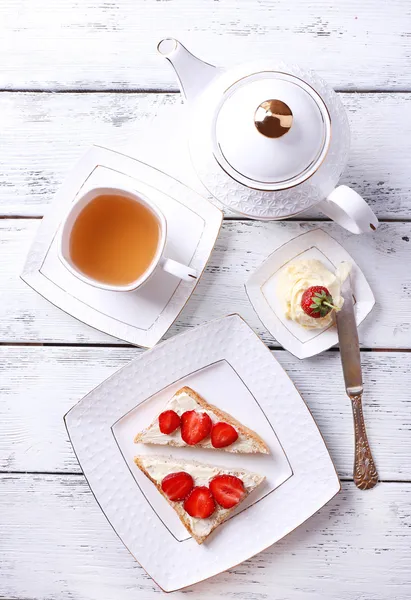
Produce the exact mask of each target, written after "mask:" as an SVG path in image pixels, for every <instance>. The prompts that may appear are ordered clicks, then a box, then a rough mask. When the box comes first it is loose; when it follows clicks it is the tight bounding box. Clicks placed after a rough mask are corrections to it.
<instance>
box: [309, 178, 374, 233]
mask: <svg viewBox="0 0 411 600" xmlns="http://www.w3.org/2000/svg"><path fill="white" fill-rule="evenodd" d="M318 208H319V209H320V210H321V211H322V212H323V213H324V214H325V215H326V216H327V217H329V218H330V219H332V220H333V221H335V222H336V223H338V224H339V225H341V227H344V228H345V229H347V230H348V231H350V232H351V233H357V234H358V233H367V232H369V231H375V230H376V229H377V227H378V219H377V217H376V216H375V214H374V213H373V211H372V210H371V208H370V207H369V206H368V204H367V202H366V201H365V200H364V198H363V197H362V196H360V194H357V192H355V191H354V190H353V189H351V188H350V187H348V186H347V185H340V186H338V187H336V188H335V189H334V190H333V191H332V192H331V194H329V195H328V196H327V198H326V199H325V200H323V201H322V202H320V203H319V204H318Z"/></svg>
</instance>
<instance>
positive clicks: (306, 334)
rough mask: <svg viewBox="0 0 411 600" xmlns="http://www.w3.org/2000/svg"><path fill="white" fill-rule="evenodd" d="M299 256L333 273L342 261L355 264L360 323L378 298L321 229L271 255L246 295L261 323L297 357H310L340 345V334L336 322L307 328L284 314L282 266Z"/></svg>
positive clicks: (353, 274) (349, 258) (353, 275)
mask: <svg viewBox="0 0 411 600" xmlns="http://www.w3.org/2000/svg"><path fill="white" fill-rule="evenodd" d="M296 259H298V260H307V259H317V260H320V261H321V262H322V263H323V264H324V266H325V267H327V268H328V269H329V270H330V271H331V272H335V270H336V268H337V267H338V265H339V263H341V262H343V261H348V262H350V263H351V264H352V270H351V275H350V278H351V286H352V290H353V297H354V303H355V306H354V310H355V318H356V321H357V326H358V325H359V324H360V323H362V321H363V320H364V319H365V317H366V316H367V315H368V313H369V312H370V311H371V309H372V307H373V306H374V304H375V298H374V294H373V293H372V291H371V288H370V286H369V285H368V282H367V280H366V279H365V276H364V274H363V272H362V271H361V269H360V267H359V266H358V265H357V264H356V263H355V261H354V259H353V258H352V256H350V255H349V254H348V252H347V251H346V250H345V249H344V248H343V247H342V246H341V245H340V244H339V243H338V242H336V241H335V240H334V238H332V237H331V236H330V235H328V233H326V232H325V231H323V230H322V229H314V230H313V231H309V232H307V233H303V234H302V235H299V236H297V237H296V238H294V239H293V240H291V241H289V242H287V243H286V244H283V245H282V246H280V248H278V249H277V250H275V252H273V253H272V254H270V256H269V257H268V258H267V259H266V260H265V261H264V262H263V264H262V265H261V266H260V267H259V268H258V269H257V270H256V271H254V273H253V274H252V275H251V277H250V278H249V280H248V281H247V283H246V284H245V288H246V292H247V295H248V297H249V299H250V301H251V304H252V305H253V307H254V310H255V311H256V313H257V315H258V317H259V318H260V320H261V322H262V323H263V324H264V326H265V327H266V328H267V329H268V331H269V332H270V333H271V335H272V336H273V337H274V338H275V339H276V340H277V342H279V343H280V344H281V345H282V346H283V347H284V348H285V349H286V350H288V351H289V352H291V353H292V354H294V356H296V357H297V358H308V357H310V356H314V355H315V354H319V353H320V352H323V350H327V349H328V348H331V346H334V344H337V343H338V333H337V328H336V326H335V325H331V326H330V327H328V328H327V329H322V330H316V329H304V327H301V326H300V325H298V323H295V322H294V321H292V320H290V319H287V318H286V317H285V314H284V307H283V304H282V302H281V299H280V298H279V297H278V293H277V285H278V277H279V275H280V273H281V271H282V269H283V268H284V267H286V266H287V265H288V264H289V263H290V262H292V261H294V260H296Z"/></svg>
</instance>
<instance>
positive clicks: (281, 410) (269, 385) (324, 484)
mask: <svg viewBox="0 0 411 600" xmlns="http://www.w3.org/2000/svg"><path fill="white" fill-rule="evenodd" d="M183 385H190V386H192V387H193V388H194V389H195V390H197V391H198V392H199V393H200V394H201V395H203V396H204V397H205V399H206V400H207V401H209V402H211V403H215V404H216V405H217V406H220V407H221V408H222V409H223V410H227V411H229V412H230V413H231V414H232V415H233V416H234V417H236V418H238V419H240V420H241V421H243V422H244V423H245V424H246V425H249V426H250V427H252V428H253V429H255V430H256V431H257V433H258V434H260V435H262V436H263V438H264V439H265V440H266V442H267V443H268V444H269V446H270V450H271V455H269V456H265V455H261V456H245V455H235V454H231V455H230V454H229V453H226V452H222V451H221V452H219V451H213V450H201V449H195V448H171V447H170V448H168V449H167V448H164V447H158V450H157V451H156V450H155V447H153V446H146V447H144V446H143V445H141V444H139V445H136V444H134V443H133V441H132V440H133V438H134V435H135V434H136V433H137V432H138V431H139V430H140V429H141V428H142V427H144V426H146V425H147V424H148V423H149V422H150V420H151V419H152V417H153V416H154V415H155V414H156V413H157V412H158V411H159V408H160V407H161V406H162V404H163V402H165V401H166V400H167V399H169V398H170V397H171V395H172V394H173V393H174V392H175V391H176V390H177V389H178V388H180V387H182V386H183ZM65 422H66V426H67V430H68V433H69V436H70V439H71V442H72V444H73V447H74V450H75V452H76V455H77V457H78V460H79V462H80V465H81V467H82V469H83V472H84V474H85V476H86V478H87V480H88V482H89V484H90V487H91V489H92V491H93V494H94V495H95V497H96V499H97V501H98V503H99V505H100V507H101V508H102V510H103V511H104V513H105V515H106V517H107V519H108V520H109V522H110V523H111V525H112V527H113V528H114V530H115V531H116V532H117V534H118V535H119V537H120V539H121V540H122V541H123V543H124V544H125V546H126V547H127V548H128V549H129V551H130V552H131V553H132V554H133V555H134V557H135V558H136V559H137V560H138V561H139V562H140V564H141V565H142V566H143V567H144V569H145V570H146V571H147V572H148V573H149V574H150V575H151V577H152V578H153V579H154V580H155V581H156V582H157V583H158V585H159V586H160V587H161V588H162V589H164V590H165V591H173V590H176V589H179V588H182V587H185V586H188V585H192V584H194V583H196V582H198V581H201V580H203V579H206V578H208V577H211V576H212V575H216V574H217V573H220V572H221V571H224V570H226V569H229V568H230V567H233V566H234V565H237V564H238V563H240V562H242V561H244V560H246V559H247V558H250V557H251V556H253V555H254V554H256V553H258V552H260V551H261V550H263V549H265V548H267V547H268V546H270V545H271V544H273V543H274V542H276V541H277V540H279V539H280V538H282V537H283V536H284V535H286V534H287V533H289V532H291V531H292V530H293V529H295V528H296V527H297V526H298V525H300V524H301V523H302V522H303V521H305V520H306V519H307V518H308V517H310V516H311V515H312V514H314V513H315V512H316V511H317V510H318V509H319V508H321V507H322V506H323V505H324V504H325V503H326V502H328V501H329V500H330V499H331V498H332V497H333V496H334V495H335V494H336V493H337V492H338V491H339V489H340V484H339V480H338V477H337V474H336V471H335V468H334V465H333V463H332V461H331V458H330V456H329V453H328V450H327V448H326V446H325V444H324V441H323V438H322V436H321V434H320V431H319V430H318V428H317V426H316V424H315V422H314V420H313V418H312V416H311V414H310V412H309V410H308V408H307V406H306V405H305V403H304V401H303V400H302V398H301V396H300V395H299V393H298V391H297V390H296V388H295V387H294V385H293V383H292V381H291V380H290V378H289V377H288V375H287V374H286V373H285V371H284V370H283V369H282V367H281V366H280V365H279V364H278V362H277V361H276V360H275V358H274V357H273V355H272V353H271V352H270V351H269V350H268V349H267V348H266V346H265V345H264V344H263V343H262V342H261V340H260V339H259V338H258V337H257V336H256V335H255V333H254V332H253V331H252V330H251V329H250V328H249V327H248V325H247V324H246V323H245V322H244V321H243V320H242V319H241V318H240V317H239V316H238V315H232V316H229V317H226V318H224V319H220V320H218V321H213V322H211V323H208V324H206V325H203V326H201V327H197V328H195V329H193V330H191V331H189V332H187V333H184V334H180V335H178V336H175V337H173V338H171V339H169V340H167V341H166V342H163V343H162V344H159V345H158V346H156V347H155V348H154V349H152V350H150V351H147V352H145V353H144V354H143V355H141V356H140V357H138V358H137V359H135V360H134V361H132V362H131V363H129V364H128V365H126V366H125V367H123V368H122V369H121V370H119V371H118V372H117V373H115V374H114V375H113V376H112V377H110V378H109V379H107V380H106V381H105V382H103V383H102V384H101V385H99V386H98V387H97V388H95V389H94V390H93V391H92V392H90V394H88V395H87V396H85V397H84V398H83V399H82V400H81V401H80V402H79V403H78V404H77V405H76V406H75V407H73V408H72V409H71V410H70V411H69V412H68V413H67V415H66V417H65ZM143 452H150V453H153V452H157V453H159V454H171V455H172V456H175V457H177V456H184V457H186V458H187V459H191V458H196V459H200V460H204V461H206V462H207V463H210V464H213V463H215V464H218V465H223V466H231V465H238V466H240V467H245V468H249V469H255V470H256V471H257V472H259V473H261V474H264V475H266V476H267V481H266V482H265V484H264V485H263V486H262V487H261V489H260V490H256V491H255V493H253V494H252V495H250V497H249V498H248V501H247V504H245V505H244V506H241V505H240V506H239V507H238V511H237V513H236V514H235V515H234V516H233V517H232V518H231V519H229V520H228V521H227V522H225V523H224V524H223V525H221V526H220V527H219V528H218V529H217V530H216V531H215V532H214V533H213V534H211V536H210V537H209V538H208V539H207V540H206V542H205V543H204V544H203V545H201V546H199V545H198V544H197V543H196V542H195V541H194V540H193V539H192V538H191V537H188V536H187V533H186V530H185V529H184V528H183V527H182V526H181V524H180V523H179V521H178V519H177V517H176V515H175V514H174V511H173V509H172V508H171V507H170V506H169V505H168V503H167V502H166V501H165V500H164V498H162V497H161V495H160V494H159V493H158V491H157V490H156V489H155V488H154V486H153V485H152V484H151V483H150V482H149V481H148V480H147V479H146V478H145V477H144V476H143V475H142V474H141V473H140V472H139V470H138V469H137V468H136V467H135V466H134V464H133V457H134V456H135V455H136V454H140V453H143Z"/></svg>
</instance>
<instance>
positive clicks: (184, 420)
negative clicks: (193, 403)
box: [181, 410, 212, 446]
mask: <svg viewBox="0 0 411 600" xmlns="http://www.w3.org/2000/svg"><path fill="white" fill-rule="evenodd" d="M211 427H212V421H211V419H210V417H209V416H208V414H207V413H204V412H197V411H196V410H187V411H186V412H185V413H183V414H182V415H181V437H182V438H183V440H184V441H185V443H186V444H189V445H190V446H195V444H198V442H201V440H203V439H204V438H206V437H207V436H208V434H209V433H210V431H211Z"/></svg>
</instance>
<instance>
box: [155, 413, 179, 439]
mask: <svg viewBox="0 0 411 600" xmlns="http://www.w3.org/2000/svg"><path fill="white" fill-rule="evenodd" d="M158 425H159V427H160V431H161V433H173V431H175V430H176V429H177V427H180V417H179V416H178V414H177V413H176V412H175V411H174V410H165V411H164V412H162V413H161V415H160V416H159V417H158Z"/></svg>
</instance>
